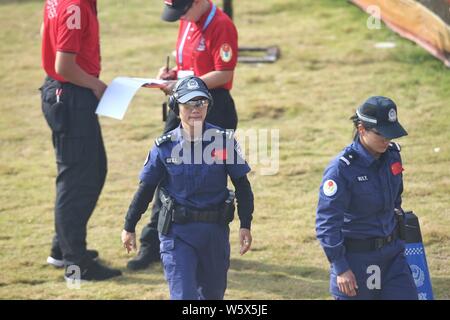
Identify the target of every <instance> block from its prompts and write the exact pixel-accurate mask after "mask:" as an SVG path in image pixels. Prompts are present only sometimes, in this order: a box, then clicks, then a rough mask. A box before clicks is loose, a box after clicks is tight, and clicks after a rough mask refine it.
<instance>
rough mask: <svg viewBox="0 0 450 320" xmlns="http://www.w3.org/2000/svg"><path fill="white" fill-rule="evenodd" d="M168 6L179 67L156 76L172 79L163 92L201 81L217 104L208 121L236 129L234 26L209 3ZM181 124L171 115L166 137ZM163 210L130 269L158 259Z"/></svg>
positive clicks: (184, 1)
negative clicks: (178, 81)
mask: <svg viewBox="0 0 450 320" xmlns="http://www.w3.org/2000/svg"><path fill="white" fill-rule="evenodd" d="M163 3H164V11H163V13H162V16H161V17H162V19H163V20H164V21H169V22H174V21H178V20H179V21H180V22H179V32H178V39H177V43H176V53H177V54H176V67H175V68H173V69H171V70H168V65H166V66H164V67H162V68H161V69H160V71H159V74H158V75H157V78H159V79H164V80H170V81H168V82H167V84H166V85H165V87H163V88H162V90H163V91H164V92H165V93H166V94H168V95H170V94H171V93H172V89H173V87H174V85H175V83H176V79H181V78H184V77H186V76H188V75H189V76H191V75H193V76H197V77H200V78H201V79H202V80H203V81H204V82H205V83H206V85H207V86H208V88H209V89H210V94H211V95H212V97H213V98H214V101H215V104H214V108H213V109H212V110H210V112H208V114H207V118H206V119H207V121H208V122H209V123H211V124H213V125H216V126H219V127H222V128H224V129H236V127H237V122H238V117H237V113H236V107H235V104H234V100H233V98H232V96H231V94H230V90H231V89H232V86H233V77H234V69H235V68H236V63H237V56H238V33H237V30H236V27H235V25H234V24H233V21H231V19H230V18H229V17H228V16H227V15H226V14H225V13H224V12H223V11H222V10H221V9H220V8H218V7H217V6H216V5H215V4H214V3H212V2H211V1H210V0H173V1H168V0H165V1H164V2H163ZM179 123H180V119H179V117H178V116H177V115H176V114H175V113H174V112H173V111H172V110H169V113H168V115H167V120H166V123H165V128H164V133H165V132H168V131H170V130H173V129H175V128H176V127H177V126H178V125H179ZM160 205H161V203H160V201H159V200H158V198H157V199H156V201H154V202H153V208H152V216H151V220H150V223H148V224H147V225H146V226H145V227H144V228H143V229H142V233H141V237H140V241H141V248H140V250H139V253H138V255H137V256H136V257H135V258H133V259H132V260H130V261H129V262H128V264H127V268H128V269H130V270H139V269H144V268H146V267H147V266H148V265H149V264H150V263H151V262H153V261H155V258H156V259H158V256H159V254H158V248H159V241H158V233H157V230H156V221H157V220H158V214H159V210H160Z"/></svg>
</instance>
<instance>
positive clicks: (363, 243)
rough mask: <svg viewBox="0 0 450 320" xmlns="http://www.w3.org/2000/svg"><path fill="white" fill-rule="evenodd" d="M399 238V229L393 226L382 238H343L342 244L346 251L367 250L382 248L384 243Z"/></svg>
mask: <svg viewBox="0 0 450 320" xmlns="http://www.w3.org/2000/svg"><path fill="white" fill-rule="evenodd" d="M398 238H399V229H398V227H395V229H394V231H393V232H392V233H391V234H390V235H388V236H387V237H384V238H371V239H352V238H346V239H344V246H345V249H346V251H347V252H368V251H375V250H379V249H381V248H383V247H384V246H385V245H387V244H389V243H391V242H392V241H394V240H396V239H398Z"/></svg>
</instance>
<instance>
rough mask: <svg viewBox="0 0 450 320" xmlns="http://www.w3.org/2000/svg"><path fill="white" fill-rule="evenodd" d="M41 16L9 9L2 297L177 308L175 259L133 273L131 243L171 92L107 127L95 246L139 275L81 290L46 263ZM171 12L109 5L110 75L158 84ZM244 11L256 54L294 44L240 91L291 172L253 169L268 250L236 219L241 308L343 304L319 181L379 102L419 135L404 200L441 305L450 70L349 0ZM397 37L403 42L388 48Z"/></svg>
mask: <svg viewBox="0 0 450 320" xmlns="http://www.w3.org/2000/svg"><path fill="white" fill-rule="evenodd" d="M218 3H221V1H218ZM42 8H43V1H31V0H30V1H11V0H7V1H5V0H2V1H1V2H0V43H1V44H2V45H1V47H0V81H1V84H2V85H1V87H0V93H1V94H0V112H1V116H0V144H1V145H0V146H1V153H0V177H1V179H0V187H1V192H0V298H1V299H167V298H168V289H167V285H166V283H165V281H164V278H163V275H162V268H161V266H160V265H154V266H152V267H151V268H150V269H148V270H145V271H142V272H138V273H130V272H127V271H126V269H125V265H126V262H127V261H128V259H130V258H131V256H130V255H127V254H126V253H125V251H124V250H123V248H122V246H121V243H120V232H121V230H122V225H123V217H124V213H125V212H126V210H127V208H128V205H129V203H130V200H131V198H132V195H133V193H134V191H135V188H136V185H137V175H138V172H139V171H140V169H141V167H142V164H143V162H144V160H145V157H146V154H147V151H148V149H149V148H150V147H151V146H152V144H153V140H154V138H156V137H157V136H158V134H159V133H160V132H161V130H162V125H163V123H162V122H161V111H160V105H161V102H162V101H163V95H162V94H161V93H160V92H159V91H158V90H150V89H148V90H147V89H143V90H141V91H140V92H139V93H138V95H137V96H136V98H135V99H134V100H133V102H132V104H131V106H130V108H129V110H128V112H127V114H126V117H125V119H124V120H123V121H117V120H113V119H108V118H101V123H102V127H103V134H104V139H105V143H106V148H107V153H108V167H109V168H108V169H109V171H108V177H107V181H106V185H105V188H104V190H103V193H102V195H101V198H100V200H99V203H98V205H97V208H96V210H95V212H94V214H93V216H92V218H91V220H90V222H89V229H88V243H89V247H90V248H95V249H98V250H99V251H100V254H101V258H102V260H103V261H105V262H106V263H108V264H110V265H112V266H114V267H118V268H121V269H122V270H123V271H124V276H123V277H121V278H119V279H117V280H113V281H109V282H104V283H90V284H84V285H82V287H81V289H79V290H73V289H72V290H70V289H68V288H67V287H66V285H65V283H64V282H63V281H62V272H61V271H60V270H55V269H53V268H50V267H49V266H47V265H46V263H45V260H46V257H47V255H48V253H49V249H50V243H51V238H52V235H53V229H54V228H53V201H54V196H55V187H54V178H55V173H56V167H55V161H54V154H53V149H52V146H51V142H50V131H49V129H48V127H47V124H46V123H45V120H44V118H43V116H42V114H41V110H40V97H39V91H38V88H39V86H40V85H41V83H42V80H43V77H44V74H43V71H42V70H41V68H40V37H39V26H40V23H41V19H42ZM161 9H162V4H161V1H159V0H152V1H148V0H126V1H125V0H111V1H99V19H100V23H101V37H102V43H101V45H102V66H103V72H102V79H103V80H104V81H106V82H110V81H111V80H112V79H113V78H114V77H116V76H119V75H125V76H138V77H153V76H154V75H155V74H156V71H157V69H159V67H160V66H161V65H163V64H164V63H165V56H166V55H167V54H168V53H170V52H171V51H172V50H173V47H174V45H175V39H176V34H177V24H176V23H175V24H170V23H164V22H162V21H161V20H160V12H161ZM234 10H235V23H236V25H237V28H238V30H239V37H240V38H239V42H240V45H241V46H269V45H275V44H276V45H278V46H280V48H281V50H282V57H281V59H280V60H279V61H278V62H276V63H275V64H268V65H248V64H239V65H238V68H237V70H236V75H235V81H234V88H233V91H232V94H233V96H234V98H235V101H236V105H237V108H238V113H239V119H240V122H239V127H240V128H241V129H269V130H270V129H279V130H280V131H279V132H280V167H279V172H278V174H276V175H273V176H262V175H260V174H259V166H258V165H254V166H253V168H254V169H255V170H254V172H253V173H252V174H251V175H250V180H251V182H252V185H253V190H254V193H255V201H256V203H255V207H256V208H255V213H254V223H253V228H252V232H253V237H254V243H253V250H252V251H251V252H249V253H248V254H247V255H245V256H244V257H241V256H239V253H238V251H239V250H238V249H239V248H238V243H237V231H238V223H237V222H236V221H234V222H233V224H232V225H231V228H232V234H231V242H232V258H231V268H230V271H229V282H228V290H227V292H226V299H329V298H330V297H329V294H328V263H327V261H326V258H325V256H324V254H323V252H322V249H321V248H320V246H319V244H318V242H317V241H316V240H315V231H314V220H315V208H316V204H317V193H318V186H319V183H320V180H321V176H322V172H323V169H324V167H325V166H326V164H327V163H328V161H329V160H330V159H331V158H332V157H333V156H334V155H335V154H336V153H337V152H339V151H340V150H341V149H342V148H343V147H344V146H345V145H346V144H348V143H349V142H350V141H351V135H352V127H351V123H350V121H348V118H349V116H350V115H351V114H352V113H353V112H354V109H355V107H356V106H357V105H358V104H360V103H361V102H362V101H363V100H364V99H365V98H367V97H368V96H369V95H374V94H380V95H386V96H389V97H392V98H393V99H394V101H396V102H397V104H398V106H399V118H400V120H401V122H402V124H403V125H404V126H405V127H406V129H407V130H408V131H409V136H408V137H406V138H402V139H400V140H399V143H401V144H402V147H403V151H402V156H403V161H404V166H405V168H406V170H405V172H404V180H405V192H404V200H403V202H404V205H403V207H404V208H405V209H410V210H414V211H415V212H416V213H417V214H418V215H419V217H420V220H421V227H422V232H423V237H424V241H425V245H426V251H427V259H428V264H429V267H430V272H431V276H432V283H433V287H434V293H435V297H436V298H437V299H449V298H450V263H449V262H450V209H449V207H450V200H449V199H450V196H449V195H450V145H449V138H450V105H449V104H450V103H449V102H450V70H448V69H446V68H445V67H444V66H443V65H442V64H441V63H440V62H439V61H437V60H436V59H434V58H433V57H431V56H430V55H429V54H428V53H426V52H425V51H424V50H423V49H421V48H419V47H417V46H416V45H414V44H413V43H411V42H409V41H406V40H404V39H401V38H399V37H398V36H396V35H395V34H393V33H392V32H391V31H389V30H388V29H387V28H386V27H385V26H384V25H383V27H382V28H381V29H380V30H369V29H367V27H366V20H367V16H366V15H365V14H364V13H363V12H361V11H360V10H359V9H357V8H356V7H354V6H352V5H349V4H348V3H347V2H346V1H344V0H301V1H299V0H283V1H277V0H246V1H234ZM384 41H393V42H395V43H396V45H397V46H396V47H395V48H394V49H375V48H374V44H375V43H377V42H384ZM172 63H173V62H172ZM436 148H439V149H436ZM438 150H439V152H436V151H438ZM147 220H148V214H146V215H145V216H143V219H142V220H141V222H140V224H139V225H138V229H137V231H138V233H140V230H141V228H142V227H143V225H144V223H145V222H146V221H147Z"/></svg>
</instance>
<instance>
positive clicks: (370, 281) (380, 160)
mask: <svg viewBox="0 0 450 320" xmlns="http://www.w3.org/2000/svg"><path fill="white" fill-rule="evenodd" d="M351 119H352V120H353V123H354V125H355V128H356V134H355V138H354V141H353V142H352V143H351V144H350V145H349V146H347V147H346V148H345V149H344V150H343V151H342V152H341V153H340V154H339V155H338V156H337V157H336V158H334V160H332V161H331V163H330V164H329V165H328V167H327V168H326V169H325V172H324V175H323V179H322V183H321V186H320V192H319V203H318V207H317V217H316V232H317V238H318V239H319V241H320V243H321V245H322V247H323V249H324V251H325V254H326V256H327V258H328V260H329V261H330V263H331V270H330V292H331V294H332V295H333V296H334V298H336V299H401V300H405V299H412V300H415V299H417V290H416V287H415V284H414V280H413V278H412V275H411V271H410V269H409V266H408V264H407V262H406V259H405V257H404V241H403V240H401V239H400V238H399V224H398V222H397V219H396V210H401V202H402V199H401V194H402V191H403V178H402V171H403V168H402V160H401V157H400V147H399V145H398V144H396V143H393V142H391V139H395V138H400V137H402V136H405V135H407V132H406V131H405V129H403V127H402V126H401V125H400V123H399V122H398V119H397V107H396V105H395V103H394V102H393V101H392V100H391V99H389V98H385V97H381V96H375V97H370V98H369V99H368V100H366V101H365V102H364V103H363V104H362V105H361V106H360V107H359V108H358V109H357V111H356V114H355V115H354V116H353V117H352V118H351Z"/></svg>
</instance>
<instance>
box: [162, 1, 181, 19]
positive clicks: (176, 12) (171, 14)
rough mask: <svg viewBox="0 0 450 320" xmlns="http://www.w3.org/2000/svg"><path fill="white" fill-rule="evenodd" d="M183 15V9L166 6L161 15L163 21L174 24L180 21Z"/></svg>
mask: <svg viewBox="0 0 450 320" xmlns="http://www.w3.org/2000/svg"><path fill="white" fill-rule="evenodd" d="M183 13H184V12H183V9H179V8H172V7H169V6H167V5H166V6H165V7H164V11H163V13H162V15H161V19H163V20H164V21H168V22H174V21H177V20H179V19H180V17H181V16H182V15H183Z"/></svg>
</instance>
